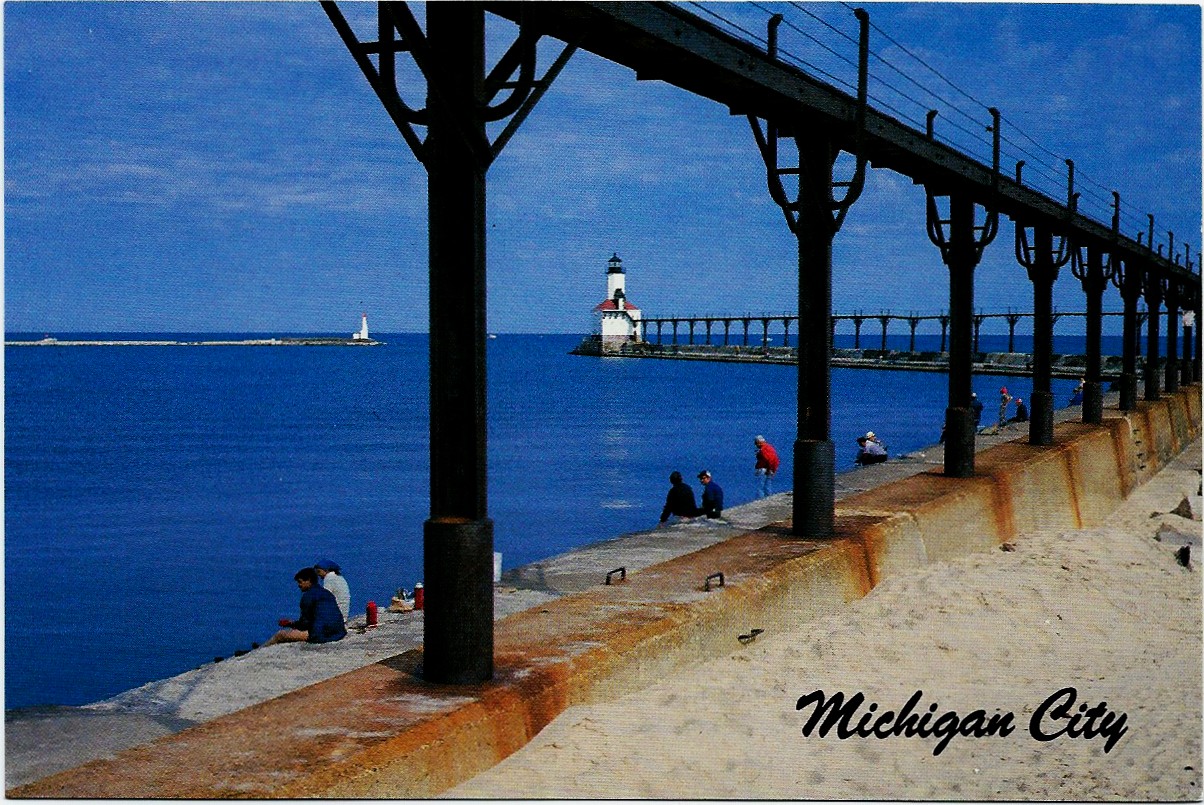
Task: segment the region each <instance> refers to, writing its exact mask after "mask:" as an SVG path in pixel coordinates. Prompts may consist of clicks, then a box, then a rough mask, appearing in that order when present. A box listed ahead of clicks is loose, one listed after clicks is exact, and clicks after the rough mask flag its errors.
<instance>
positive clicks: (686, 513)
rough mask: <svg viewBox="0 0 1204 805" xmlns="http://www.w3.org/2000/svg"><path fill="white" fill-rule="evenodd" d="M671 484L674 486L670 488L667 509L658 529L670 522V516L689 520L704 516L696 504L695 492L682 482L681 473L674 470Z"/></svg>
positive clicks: (666, 502) (670, 478)
mask: <svg viewBox="0 0 1204 805" xmlns="http://www.w3.org/2000/svg"><path fill="white" fill-rule="evenodd" d="M669 483H671V484H673V486H671V487H670V488H669V494H668V495H666V496H665V508H664V509H662V510H661V521H660V524H659V525H658V527H659V526H663V525H664V524H665V523H666V522H668V520H669V517H670V516H674V517H678V518H680V519H682V520H689V519H691V518H694V517H697V516H698V515H700V514H702V511H701V510H700V509H699V508H698V505H697V504H696V503H695V502H694V490H693V489H692V488H691V487H690V485H689V484H687V483H685V482H684V481H682V479H681V473H680V472H678V471H677V470H674V471H673V472H672V473H670V474H669Z"/></svg>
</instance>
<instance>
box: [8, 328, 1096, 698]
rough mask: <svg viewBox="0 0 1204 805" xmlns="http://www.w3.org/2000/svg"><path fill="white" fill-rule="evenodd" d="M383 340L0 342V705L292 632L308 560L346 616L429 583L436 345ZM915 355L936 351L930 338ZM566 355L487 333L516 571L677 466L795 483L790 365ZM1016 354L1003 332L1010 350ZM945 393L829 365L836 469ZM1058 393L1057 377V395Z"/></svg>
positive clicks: (492, 462) (914, 440) (899, 430)
mask: <svg viewBox="0 0 1204 805" xmlns="http://www.w3.org/2000/svg"><path fill="white" fill-rule="evenodd" d="M40 337H41V334H40V333H39V334H36V335H34V334H15V333H14V334H9V336H8V338H9V339H10V340H12V339H28V338H34V339H36V338H40ZM60 337H65V336H62V335H60ZM72 337H76V336H75V335H73V336H72ZM78 337H81V338H146V337H148V336H147V334H137V335H125V336H122V335H120V334H112V333H107V334H79V335H78ZM154 337H160V338H173V339H181V340H184V339H186V340H197V339H200V338H217V337H231V338H249V337H255V336H252V335H247V334H237V335H233V334H217V335H215V334H205V335H203V336H201V335H198V334H178V333H177V334H156V335H155V336H154ZM378 337H379V338H381V339H382V340H384V341H386V342H387V343H386V344H385V345H384V346H380V347H371V348H340V347H235V346H228V347H227V346H223V347H216V346H215V347H153V346H141V347H61V348H45V347H36V348H35V347H8V348H6V349H5V365H4V375H5V378H4V379H5V400H4V418H5V423H4V424H5V431H4V468H5V498H4V500H5V503H4V525H5V532H4V534H5V536H4V549H5V606H6V610H5V630H4V640H5V662H4V666H5V679H4V683H5V685H4V690H5V707H6V708H14V707H24V706H31V705H42V704H82V703H86V702H91V701H96V700H99V699H102V698H105V697H108V696H111V695H113V694H116V693H119V692H121V691H123V690H126V689H129V688H132V687H135V686H138V685H140V684H143V683H145V682H148V681H151V680H154V679H160V678H164V677H168V676H172V675H175V674H177V673H181V672H183V671H187V670H189V669H191V668H195V667H197V666H198V665H201V664H204V663H206V662H212V661H213V658H214V657H215V656H229V655H230V654H231V653H232V652H233V651H234V650H235V649H238V648H248V647H249V646H250V644H251V642H252V641H262V640H264V639H265V638H267V637H268V636H270V635H271V634H272V633H273V632H274V631H275V629H276V620H277V618H280V617H282V616H294V614H295V611H296V606H297V595H298V594H297V590H296V586H295V584H294V583H293V580H292V577H293V573H294V572H296V570H297V569H298V568H301V567H304V566H309V565H312V564H313V563H314V561H315V560H316V559H318V558H319V557H329V558H331V559H334V560H335V561H337V562H339V563H340V564H341V565H342V567H343V569H344V574H345V575H346V577H347V579H348V581H349V583H350V585H351V591H352V607H353V609H354V610H356V611H357V612H361V613H362V612H363V608H364V605H365V603H366V602H367V601H368V600H369V599H373V600H375V601H376V602H377V603H378V604H380V605H382V606H385V605H387V604H388V601H389V598H390V596H391V594H392V593H393V592H394V591H395V590H396V588H398V587H400V586H405V587H406V588H407V589H408V588H412V587H413V585H414V582H416V581H419V580H421V578H422V523H423V521H424V520H425V519H426V517H427V515H428V513H429V508H428V507H429V498H428V477H429V468H430V463H429V453H428V451H429V447H430V441H429V440H430V435H429V433H428V397H427V395H428V385H427V384H428V372H427V349H428V341H427V337H426V336H425V335H413V334H408V335H379V336H378ZM778 338H779V340H780V336H779V337H778ZM982 338H983V341H982V344H981V347H982V349H983V350H984V351H989V350H1000V349H1004V348H1006V336H988V335H986V334H984V335H983V337H982ZM917 340H918V344H917V348H919V349H935V348H936V345H937V342H938V341H939V336H919V337H918V339H917ZM578 341H579V336H566V335H506V334H502V335H500V336H499V337H498V338H497V339H496V340H491V341H490V342H489V354H488V372H489V511H490V516H491V517H492V518H493V519H494V521H495V543H496V544H495V549H496V550H498V551H501V552H502V553H503V556H504V564H505V566H506V567H513V566H516V565H520V564H524V563H527V562H531V561H534V560H537V559H541V558H545V557H548V556H551V555H554V554H557V553H561V552H563V551H566V550H568V549H571V548H573V547H576V546H580V545H584V544H587V543H590V542H596V541H598V540H602V539H606V538H609V537H613V536H617V535H619V534H622V533H625V532H630V531H636V530H642V529H645V528H649V527H651V526H653V525H655V523H656V521H657V518H658V516H659V513H660V507H661V504H662V503H663V500H664V493H665V490H666V489H667V487H668V483H667V480H666V479H667V476H668V474H669V473H670V471H672V470H675V469H677V470H680V471H681V472H682V473H683V474H685V475H686V477H687V479H688V480H692V479H693V477H694V474H695V473H697V471H698V470H699V469H702V468H704V467H705V468H708V469H710V470H711V471H712V473H713V474H714V476H715V478H716V480H717V481H719V483H721V484H722V485H723V487H724V490H725V492H726V497H727V504H728V505H729V506H731V505H735V504H739V503H743V502H746V501H749V500H752V499H753V497H754V484H753V475H752V463H753V445H752V439H753V436H755V435H757V434H758V433H761V434H764V435H765V436H766V437H767V438H768V439H769V441H770V442H771V443H774V444H775V445H776V446H777V448H778V451H779V453H780V454H781V456H782V458H783V467H782V470H781V475H780V476H779V491H784V490H786V489H788V488H789V479H790V477H791V467H790V463H791V461H790V455H791V446H792V443H793V440H794V436H795V428H796V391H795V382H796V381H795V378H796V371H795V369H794V368H793V367H791V366H771V365H755V364H719V363H707V362H694V361H660V360H616V359H597V358H586V357H578V356H572V355H569V354H567V353H568V351H569V350H570V349H571V348H572V347H573V346H575V345H576V344H577V343H578ZM851 341H852V336H847V337H846V336H843V335H838V336H837V345H838V346H851ZM1118 341H1119V339H1115V338H1106V339H1105V352H1107V353H1109V354H1115V353H1116V352H1117V351H1118V350H1119V343H1118ZM846 342H847V343H846ZM889 343H890V346H892V347H894V348H906V346H907V344H906V338H905V337H896V336H893V335H892V336H891V338H890V342H889ZM1029 343H1030V342H1029V340H1028V339H1025V338H1022V337H1020V336H1017V348H1018V349H1027V348H1028V346H1029ZM862 346H877V339H876V338H872V337H871V338H869V339H868V340H867V338H866V337H864V334H863V339H862ZM1055 350H1057V351H1059V352H1074V351H1081V350H1082V339H1081V337H1073V336H1070V337H1058V338H1056V339H1055ZM947 383H948V380H947V377H946V376H945V375H942V374H925V373H913V372H891V371H873V370H851V369H835V370H833V372H832V397H833V400H832V402H833V411H832V434H833V440H834V441H835V442H836V444H837V462H838V469H839V470H845V469H849V468H851V467H852V459H853V455H854V452H855V448H856V445H855V443H854V441H853V440H854V438H855V437H856V436H857V435H858V434H860V433H863V432H865V431H866V430H871V429H872V430H874V431H876V432H877V433H878V434H879V435H880V436H882V437H883V438H884V439H885V441H886V442H887V444H888V446H889V447H890V449H891V451H892V454H895V455H897V454H900V453H903V452H907V451H911V450H916V449H918V448H921V447H923V446H925V445H929V444H931V443H933V442H934V441H935V440H936V437H937V434H938V433H939V432H940V427H941V422H942V421H943V417H944V408H945V398H946V388H947ZM1002 384H1006V385H1007V386H1008V387H1009V389H1010V390H1011V391H1012V393H1013V394H1019V395H1020V396H1023V397H1025V398H1027V397H1028V394H1029V391H1030V389H1031V386H1032V384H1031V381H1030V380H1028V379H1025V378H1013V377H1007V378H1002V377H979V378H976V379H975V381H974V386H975V390H976V391H977V392H978V395H979V397H981V398H982V399H983V401H984V402H985V403H986V404H987V410H986V418H985V421H990V417H991V416H992V413H993V411H994V410H995V405H994V401H995V400H996V399H997V396H996V395H997V393H998V388H999V386H1000V385H1002ZM1073 385H1074V381H1069V380H1065V381H1055V383H1054V392H1055V396H1056V399H1057V400H1058V404H1059V405H1063V404H1065V402H1066V400H1067V399H1068V398H1069V395H1070V390H1071V388H1072V386H1073ZM437 441H438V440H437V437H436V448H437V446H438V445H437ZM693 485H694V486H697V484H696V483H694V484H693Z"/></svg>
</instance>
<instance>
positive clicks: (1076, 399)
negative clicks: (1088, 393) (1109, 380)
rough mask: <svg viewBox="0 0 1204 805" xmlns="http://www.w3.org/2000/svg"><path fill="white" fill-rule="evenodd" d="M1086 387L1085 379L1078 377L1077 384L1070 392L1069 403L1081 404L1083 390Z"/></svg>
mask: <svg viewBox="0 0 1204 805" xmlns="http://www.w3.org/2000/svg"><path fill="white" fill-rule="evenodd" d="M1086 388H1087V379H1086V378H1084V377H1080V378H1079V384H1078V385H1077V386H1075V387H1074V392H1073V393H1071V395H1070V404H1071V405H1082V404H1083V392H1084V390H1085V389H1086Z"/></svg>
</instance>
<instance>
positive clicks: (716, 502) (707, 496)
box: [698, 470, 723, 520]
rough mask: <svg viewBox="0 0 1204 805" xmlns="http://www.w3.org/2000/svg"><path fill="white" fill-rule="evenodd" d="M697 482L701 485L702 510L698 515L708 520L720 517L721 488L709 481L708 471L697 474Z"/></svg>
mask: <svg viewBox="0 0 1204 805" xmlns="http://www.w3.org/2000/svg"><path fill="white" fill-rule="evenodd" d="M698 480H699V481H700V482H701V483H702V509H701V510H700V511H699V514H705V515H706V516H707V519H709V520H715V519H718V518H719V517H722V516H723V487H721V486H720V485H719V484H717V483H715V482H714V480H712V479H711V471H710V470H703V471H702V472H700V473H698Z"/></svg>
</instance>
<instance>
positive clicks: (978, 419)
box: [970, 392, 982, 430]
mask: <svg viewBox="0 0 1204 805" xmlns="http://www.w3.org/2000/svg"><path fill="white" fill-rule="evenodd" d="M970 410H971V411H973V412H974V429H975V430H978V428H979V427H981V426H982V400H980V399H978V395H977V394H975V393H974V392H970Z"/></svg>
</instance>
